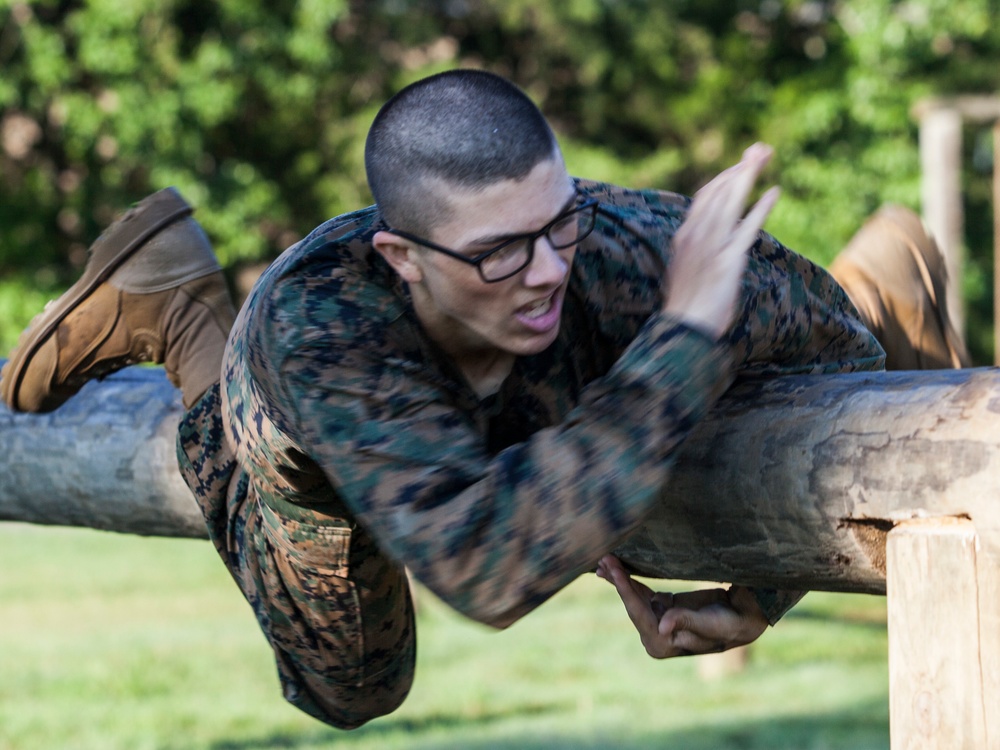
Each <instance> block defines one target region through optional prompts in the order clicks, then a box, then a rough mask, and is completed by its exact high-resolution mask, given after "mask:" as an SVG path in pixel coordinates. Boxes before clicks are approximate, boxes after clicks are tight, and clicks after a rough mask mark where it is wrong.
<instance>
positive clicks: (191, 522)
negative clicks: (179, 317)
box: [0, 367, 207, 538]
mask: <svg viewBox="0 0 1000 750" xmlns="http://www.w3.org/2000/svg"><path fill="white" fill-rule="evenodd" d="M182 413H183V408H182V406H181V401H180V392H179V391H177V390H176V389H174V387H173V386H171V385H170V383H169V382H168V381H167V379H166V377H165V376H164V374H163V371H162V370H160V369H153V368H141V367H130V368H127V369H125V370H123V371H122V372H119V373H116V374H115V375H113V376H111V377H110V378H108V379H106V380H104V381H103V382H100V383H96V382H95V383H88V384H87V385H86V386H85V387H84V389H83V390H82V391H81V392H80V393H79V394H77V395H76V396H75V397H73V398H72V399H70V400H69V401H68V402H67V403H66V404H64V405H63V406H62V407H61V408H59V409H57V410H56V411H54V412H52V413H50V414H18V413H12V412H10V411H9V410H8V409H7V408H6V407H5V406H4V405H3V404H0V463H2V467H3V468H2V469H0V476H2V480H0V520H7V521H25V522H28V523H38V524H54V525H61V526H86V527H89V528H95V529H104V530H108V531H119V532H122V533H127V534H141V535H146V536H176V537H206V538H207V533H206V531H205V522H204V519H203V518H202V515H201V511H200V510H199V509H198V506H197V505H196V503H195V501H194V497H193V496H192V495H191V492H190V490H188V487H187V485H186V484H184V480H183V479H181V476H180V473H179V472H178V469H177V457H176V451H175V443H176V437H177V423H178V422H179V420H180V417H181V414H182Z"/></svg>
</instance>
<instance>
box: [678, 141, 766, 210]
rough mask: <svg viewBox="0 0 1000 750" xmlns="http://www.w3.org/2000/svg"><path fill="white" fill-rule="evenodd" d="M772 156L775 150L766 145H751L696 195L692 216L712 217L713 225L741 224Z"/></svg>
mask: <svg viewBox="0 0 1000 750" xmlns="http://www.w3.org/2000/svg"><path fill="white" fill-rule="evenodd" d="M773 154H774V151H773V149H772V148H771V147H770V146H768V145H766V144H763V143H755V144H753V145H752V146H750V147H749V148H748V149H747V150H746V151H744V152H743V158H742V159H741V160H740V161H739V162H737V163H736V164H734V165H733V166H731V167H729V168H728V169H726V170H724V171H723V172H721V173H719V174H718V175H716V176H715V178H713V179H712V180H711V181H709V182H708V184H706V185H705V186H704V187H703V188H701V190H699V191H698V192H697V193H695V196H694V201H693V202H692V204H691V208H690V214H691V216H692V217H695V218H700V217H701V216H702V214H710V216H709V217H708V218H711V219H712V223H713V225H714V226H725V227H731V226H732V225H733V224H734V223H735V222H737V221H739V220H740V218H741V217H742V216H743V213H744V210H745V207H746V203H747V199H748V198H749V197H750V193H751V192H752V191H753V188H754V185H756V184H757V180H758V178H759V177H760V175H761V172H763V171H764V168H765V167H766V166H767V164H768V162H769V161H770V160H771V157H772V156H773ZM761 225H762V226H763V223H762V224H761Z"/></svg>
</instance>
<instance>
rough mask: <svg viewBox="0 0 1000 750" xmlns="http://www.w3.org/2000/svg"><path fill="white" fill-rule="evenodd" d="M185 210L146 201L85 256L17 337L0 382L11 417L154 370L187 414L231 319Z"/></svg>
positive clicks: (215, 373)
mask: <svg viewBox="0 0 1000 750" xmlns="http://www.w3.org/2000/svg"><path fill="white" fill-rule="evenodd" d="M191 213H192V209H191V206H189V205H188V204H187V202H186V201H185V200H184V199H183V198H182V197H181V196H180V195H179V194H178V193H177V192H176V191H175V190H174V189H173V188H167V189H165V190H161V191H159V192H158V193H154V194H153V195H151V196H149V197H148V198H146V199H145V200H143V201H142V202H140V203H139V204H138V205H136V206H135V207H134V208H132V209H131V210H130V211H128V212H127V213H126V214H125V215H124V216H123V217H121V218H120V219H119V220H118V221H116V222H115V223H114V224H112V225H111V226H110V227H108V229H107V230H106V231H105V232H104V233H103V234H102V235H101V236H100V237H99V238H98V239H97V241H96V242H95V243H94V244H93V245H92V246H91V248H90V257H89V259H88V261H87V265H86V267H85V268H84V271H83V276H82V277H81V278H80V280H79V281H77V282H76V283H75V284H74V285H73V286H72V287H70V288H69V290H67V291H66V293H65V294H63V295H62V296H61V297H59V298H58V299H56V300H53V301H52V302H50V303H49V304H48V305H46V307H45V310H44V311H43V312H42V313H41V314H39V315H38V316H37V317H36V318H35V319H34V320H33V321H32V322H31V324H30V325H29V326H28V328H27V329H26V330H25V331H24V333H23V334H21V338H20V339H19V341H18V343H17V346H16V347H15V348H14V351H12V352H11V355H10V360H9V361H8V362H7V365H6V366H5V367H4V369H3V372H2V374H0V396H2V398H3V400H4V402H5V403H6V404H7V406H8V407H9V408H11V409H14V410H18V411H30V412H42V411H51V410H53V409H55V408H56V407H58V406H59V405H61V404H62V403H63V402H64V401H66V400H67V399H68V398H69V397H70V396H72V395H73V394H74V393H76V392H77V391H78V390H79V389H80V388H81V387H82V386H83V385H84V383H86V382H87V381H88V380H91V379H93V378H101V377H103V376H105V375H107V374H108V373H110V372H113V371H115V370H119V369H121V368H122V367H125V366H126V365H132V364H136V363H139V362H156V363H163V364H165V366H166V371H167V376H168V377H169V378H170V381H171V382H172V383H173V384H174V385H176V386H178V387H179V388H181V391H182V394H183V399H184V404H185V406H188V407H190V406H191V405H192V404H193V403H194V402H195V401H197V399H198V398H199V397H200V396H201V395H202V394H203V393H204V392H205V390H207V389H208V387H209V386H211V385H212V384H213V383H215V382H218V381H219V377H220V371H221V366H222V355H223V351H224V349H225V345H226V337H227V336H228V335H229V329H230V327H231V326H232V323H233V319H234V317H235V313H234V311H233V305H232V301H231V299H230V297H229V291H228V289H227V287H226V283H225V279H224V278H223V276H222V273H221V269H220V268H219V264H218V262H217V261H216V259H215V255H214V253H213V252H212V247H211V245H210V244H209V242H208V238H207V237H206V236H205V233H204V232H203V231H202V230H201V227H200V226H199V225H198V224H197V222H195V220H194V219H192V218H190V215H191Z"/></svg>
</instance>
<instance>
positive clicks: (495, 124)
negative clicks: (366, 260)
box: [365, 69, 558, 236]
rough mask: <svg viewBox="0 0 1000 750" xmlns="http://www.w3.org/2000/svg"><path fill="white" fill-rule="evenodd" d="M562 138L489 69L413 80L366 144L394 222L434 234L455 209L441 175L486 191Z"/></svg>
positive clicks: (379, 198) (548, 154)
mask: <svg viewBox="0 0 1000 750" xmlns="http://www.w3.org/2000/svg"><path fill="white" fill-rule="evenodd" d="M557 150H558V145H557V143H556V138H555V135H554V134H553V133H552V129H551V128H550V127H549V124H548V122H547V121H546V120H545V117H544V115H542V113H541V112H540V111H539V110H538V107H536V106H535V104H534V103H533V102H532V101H531V99H529V98H528V96H527V95H526V94H525V93H524V92H523V91H521V89H519V88H518V87H517V86H515V85H514V84H513V83H511V82H510V81H508V80H507V79H505V78H502V77H500V76H498V75H494V74H493V73H487V72H486V71H482V70H464V69H463V70H451V71H448V72H445V73H439V74H437V75H433V76H430V77H429V78H424V79H422V80H420V81H417V82H416V83H413V84H411V85H409V86H407V87H406V88H404V89H403V90H402V91H400V92H399V93H397V94H396V95H395V96H394V97H392V98H391V99H390V100H389V101H388V102H386V103H385V105H384V106H383V107H382V109H381V110H379V113H378V115H377V116H376V117H375V121H374V123H372V126H371V129H370V130H369V131H368V140H367V142H366V143H365V170H366V171H367V173H368V186H369V187H370V188H371V191H372V195H373V196H374V197H375V203H376V204H377V205H378V208H379V211H380V213H381V214H382V218H383V219H384V220H385V221H386V223H387V224H389V226H391V227H393V228H396V229H406V230H407V231H410V232H415V233H418V234H424V236H426V234H428V233H430V231H431V230H432V228H433V227H434V226H435V225H436V224H438V223H439V222H440V221H441V220H443V219H445V218H446V217H447V216H448V210H449V207H448V205H447V202H446V199H445V197H444V196H442V195H441V194H440V191H437V192H435V191H433V190H430V189H429V188H431V187H433V185H432V183H433V182H434V181H435V180H439V181H442V182H443V183H445V184H448V185H454V186H457V187H464V188H471V189H477V188H483V187H486V186H487V185H490V184H493V183H496V182H500V181H503V180H520V179H523V178H525V177H526V176H527V175H528V174H529V173H530V172H531V170H532V169H534V167H535V166H537V165H538V164H540V163H542V162H543V161H546V160H548V159H551V158H553V157H554V156H555V155H556V153H557Z"/></svg>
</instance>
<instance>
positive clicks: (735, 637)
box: [597, 555, 767, 659]
mask: <svg viewBox="0 0 1000 750" xmlns="http://www.w3.org/2000/svg"><path fill="white" fill-rule="evenodd" d="M597 575H598V576H600V577H601V578H604V579H605V580H607V581H610V582H611V583H612V584H614V587H615V588H616V589H617V590H618V595H619V596H620V597H621V599H622V602H623V603H624V604H625V610H626V611H627V612H628V616H629V617H630V618H631V619H632V623H633V624H634V625H635V627H636V630H638V631H639V637H640V638H641V639H642V645H643V646H645V648H646V653H647V654H649V655H650V656H652V657H653V658H654V659H669V658H670V657H672V656H690V655H693V654H708V653H714V652H718V651H725V650H727V649H730V648H735V647H736V646H743V645H745V644H747V643H750V642H752V641H755V640H757V637H758V636H760V634H761V633H763V632H764V630H765V629H766V628H767V618H766V617H764V613H763V612H762V611H761V609H760V607H759V606H758V604H757V602H756V600H755V599H754V597H753V595H752V594H751V593H750V591H749V590H748V589H745V588H743V587H742V586H733V587H732V588H731V589H729V590H728V591H726V590H725V589H704V590H702V591H691V592H688V593H684V594H669V593H664V592H661V593H656V592H654V591H652V589H650V588H649V587H648V586H645V585H643V584H641V583H639V582H638V581H636V580H633V579H632V577H631V576H630V575H629V574H628V572H626V570H625V568H623V567H622V564H621V562H619V561H618V558H616V557H615V556H614V555H605V556H604V557H602V558H601V561H600V563H598V565H597Z"/></svg>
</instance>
